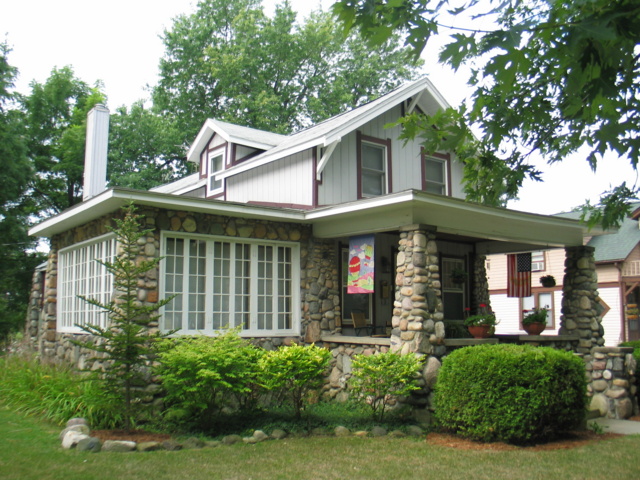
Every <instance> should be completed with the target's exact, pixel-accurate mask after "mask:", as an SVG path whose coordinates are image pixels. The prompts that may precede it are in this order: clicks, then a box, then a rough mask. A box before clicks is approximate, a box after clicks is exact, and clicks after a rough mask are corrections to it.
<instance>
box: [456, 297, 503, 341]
mask: <svg viewBox="0 0 640 480" xmlns="http://www.w3.org/2000/svg"><path fill="white" fill-rule="evenodd" d="M466 311H467V312H468V311H469V309H466ZM464 324H465V326H466V327H467V330H469V333H470V334H471V336H473V338H487V337H489V336H490V335H491V334H493V332H494V331H495V327H496V325H497V324H498V320H497V319H496V316H495V314H494V313H493V312H492V311H491V309H490V308H487V305H485V304H484V303H481V304H480V305H479V307H478V313H477V314H475V315H469V316H467V317H466V318H465V319H464Z"/></svg>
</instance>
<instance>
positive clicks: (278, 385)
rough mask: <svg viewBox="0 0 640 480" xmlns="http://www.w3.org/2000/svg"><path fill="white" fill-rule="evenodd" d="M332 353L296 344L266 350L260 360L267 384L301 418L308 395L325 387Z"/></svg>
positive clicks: (265, 384) (311, 346) (312, 346)
mask: <svg viewBox="0 0 640 480" xmlns="http://www.w3.org/2000/svg"><path fill="white" fill-rule="evenodd" d="M330 357H331V352H329V350H327V349H324V348H320V347H316V346H315V345H308V346H302V345H292V346H290V347H280V348H279V349H278V350H274V351H271V352H266V353H265V355H264V356H263V357H262V358H261V359H260V368H261V370H262V376H263V382H264V386H265V387H266V388H267V389H268V390H271V391H275V392H276V393H279V394H280V395H281V397H284V398H286V399H287V400H288V401H289V402H290V403H291V405H292V406H293V409H294V411H295V415H296V418H300V415H301V412H302V409H303V408H304V403H305V396H306V395H307V394H308V393H309V392H311V391H312V390H314V389H316V388H319V387H320V386H322V381H323V374H324V371H325V369H326V368H327V366H328V364H329V358H330Z"/></svg>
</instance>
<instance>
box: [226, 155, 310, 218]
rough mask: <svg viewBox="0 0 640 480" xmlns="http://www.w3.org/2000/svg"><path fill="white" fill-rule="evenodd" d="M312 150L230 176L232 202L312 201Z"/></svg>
mask: <svg viewBox="0 0 640 480" xmlns="http://www.w3.org/2000/svg"><path fill="white" fill-rule="evenodd" d="M313 175H314V171H313V158H312V155H311V150H306V151H304V152H301V153H298V154H295V155H292V156H290V157H286V158H284V159H282V160H278V161H275V162H271V163H269V164H267V165H264V166H262V167H258V168H254V169H252V170H249V171H248V172H244V173H241V174H239V175H235V176H233V177H229V178H227V188H226V192H227V194H226V199H227V200H228V201H231V202H243V203H247V202H268V203H276V204H287V205H289V204H294V205H307V206H311V205H313Z"/></svg>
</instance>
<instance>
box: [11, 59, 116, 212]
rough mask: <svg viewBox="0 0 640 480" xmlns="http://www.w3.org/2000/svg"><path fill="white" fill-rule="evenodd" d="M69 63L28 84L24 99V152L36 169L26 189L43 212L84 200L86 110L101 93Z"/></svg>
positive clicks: (60, 209)
mask: <svg viewBox="0 0 640 480" xmlns="http://www.w3.org/2000/svg"><path fill="white" fill-rule="evenodd" d="M100 88H101V85H100V84H99V83H97V84H96V85H95V86H94V87H90V86H89V85H88V84H87V83H85V82H83V81H82V80H80V79H78V78H76V76H75V75H74V72H73V69H72V68H71V67H63V68H60V69H58V68H55V69H54V70H53V71H52V72H51V76H50V77H49V78H48V79H47V81H46V82H45V83H44V84H41V83H38V82H35V81H34V82H32V83H31V94H30V95H29V96H27V97H25V98H24V99H23V108H24V111H25V113H26V125H27V131H26V135H27V140H28V154H29V157H30V158H31V161H32V162H33V167H34V169H35V171H36V172H37V174H36V176H35V177H34V178H33V179H32V182H31V185H30V188H31V190H32V194H33V195H34V197H35V198H36V199H37V200H38V202H39V208H38V211H39V212H40V214H41V215H50V214H54V213H59V212H61V211H63V210H64V209H66V208H69V207H71V206H73V205H75V204H76V203H78V202H80V201H81V200H82V183H83V172H84V149H85V134H86V123H87V113H88V112H89V110H91V109H92V108H93V107H94V106H95V105H96V104H98V103H105V100H106V98H105V96H104V94H103V93H102V92H101V91H100Z"/></svg>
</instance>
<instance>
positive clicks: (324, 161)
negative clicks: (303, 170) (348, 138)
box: [316, 138, 341, 181]
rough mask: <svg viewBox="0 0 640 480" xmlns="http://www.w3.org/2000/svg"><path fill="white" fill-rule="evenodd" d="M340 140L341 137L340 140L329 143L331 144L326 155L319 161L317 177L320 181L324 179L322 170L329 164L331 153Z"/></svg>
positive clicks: (325, 152)
mask: <svg viewBox="0 0 640 480" xmlns="http://www.w3.org/2000/svg"><path fill="white" fill-rule="evenodd" d="M340 140H341V139H340V138H339V139H338V140H336V141H334V142H333V143H331V144H329V146H328V147H327V148H326V150H325V151H324V155H322V158H321V159H320V161H319V162H318V166H317V167H316V179H317V180H318V181H320V180H321V179H322V171H323V170H324V167H326V166H327V162H328V161H329V159H330V158H331V154H332V153H333V151H334V150H335V148H336V146H337V145H338V143H339V142H340Z"/></svg>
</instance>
